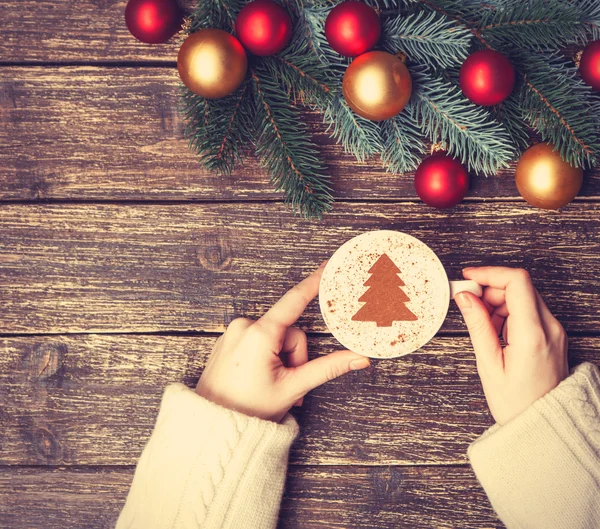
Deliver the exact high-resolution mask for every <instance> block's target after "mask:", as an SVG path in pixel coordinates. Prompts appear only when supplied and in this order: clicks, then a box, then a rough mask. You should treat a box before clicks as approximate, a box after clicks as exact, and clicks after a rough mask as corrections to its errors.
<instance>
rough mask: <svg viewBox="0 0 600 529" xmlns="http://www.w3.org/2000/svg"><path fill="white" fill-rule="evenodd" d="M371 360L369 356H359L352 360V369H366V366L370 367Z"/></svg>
mask: <svg viewBox="0 0 600 529" xmlns="http://www.w3.org/2000/svg"><path fill="white" fill-rule="evenodd" d="M370 365H371V362H370V361H369V359H368V358H357V359H355V360H352V361H351V362H350V370H351V371H358V370H359V369H364V368H365V367H369V366H370Z"/></svg>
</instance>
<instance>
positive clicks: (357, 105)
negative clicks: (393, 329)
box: [342, 51, 412, 121]
mask: <svg viewBox="0 0 600 529" xmlns="http://www.w3.org/2000/svg"><path fill="white" fill-rule="evenodd" d="M411 91H412V80H411V78H410V74H409V73H408V69H407V68H406V66H404V63H403V62H402V61H401V60H400V59H399V58H398V57H396V56H395V55H392V54H391V53H387V52H385V51H370V52H367V53H364V54H362V55H360V56H359V57H357V58H356V59H354V60H353V61H352V63H350V66H348V68H347V69H346V72H345V73H344V79H343V80H342V92H343V93H344V98H345V99H346V102H347V103H348V105H350V108H351V109H352V110H353V111H354V112H356V113H357V114H358V115H359V116H362V117H363V118H367V119H371V120H373V121H381V120H383V119H388V118H391V117H393V116H395V115H396V114H398V112H400V111H401V110H402V109H403V108H404V107H405V106H406V103H408V100H409V99H410V94H411Z"/></svg>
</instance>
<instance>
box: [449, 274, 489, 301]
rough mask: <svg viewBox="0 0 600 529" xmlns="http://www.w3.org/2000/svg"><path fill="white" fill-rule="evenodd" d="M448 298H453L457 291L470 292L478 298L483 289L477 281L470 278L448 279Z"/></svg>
mask: <svg viewBox="0 0 600 529" xmlns="http://www.w3.org/2000/svg"><path fill="white" fill-rule="evenodd" d="M449 283H450V299H454V296H456V294H458V293H459V292H471V293H472V294H475V295H476V296H477V297H478V298H480V297H481V296H482V295H483V289H482V288H481V285H480V284H479V283H477V281H473V280H472V279H465V280H463V281H450V282H449Z"/></svg>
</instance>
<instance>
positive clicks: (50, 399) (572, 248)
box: [0, 0, 600, 529]
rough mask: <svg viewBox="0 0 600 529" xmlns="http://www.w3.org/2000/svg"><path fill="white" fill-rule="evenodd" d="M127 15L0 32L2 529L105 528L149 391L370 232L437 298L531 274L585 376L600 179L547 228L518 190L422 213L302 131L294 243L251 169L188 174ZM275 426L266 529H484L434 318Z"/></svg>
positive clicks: (405, 185)
mask: <svg viewBox="0 0 600 529" xmlns="http://www.w3.org/2000/svg"><path fill="white" fill-rule="evenodd" d="M186 5H187V6H188V7H189V6H190V5H191V1H190V2H187V3H186ZM124 8H125V1H116V0H81V1H79V2H71V1H67V0H46V1H40V0H4V2H3V3H2V9H1V11H0V37H1V38H0V60H1V61H2V62H1V64H0V68H1V76H0V200H1V202H2V203H1V204H0V307H2V315H1V317H0V325H1V327H0V333H1V334H2V336H1V338H0V343H1V345H2V349H1V351H2V353H1V354H0V425H1V428H0V465H1V466H0V527H2V528H3V529H4V528H12V529H21V528H22V529H25V528H27V529H31V528H44V529H59V528H60V529H64V528H65V527H73V528H83V527H85V528H86V529H104V528H109V527H112V525H113V524H114V522H115V520H116V517H117V515H118V513H119V511H120V509H121V507H122V505H123V501H124V498H125V495H126V493H127V490H128V487H129V484H130V482H131V478H132V474H133V471H134V468H135V464H136V461H137V459H138V457H139V455H140V452H141V450H142V448H143V446H144V444H145V442H146V440H147V438H148V436H149V435H150V432H151V429H152V426H153V423H154V420H155V417H156V413H157V406H158V404H159V401H160V396H161V393H162V391H163V388H164V387H165V385H166V384H168V383H169V382H172V381H184V382H185V383H187V384H189V385H193V384H194V383H195V382H196V380H197V378H198V376H199V374H200V372H201V371H202V367H203V365H204V364H205V362H206V359H207V356H208V354H209V352H210V350H211V347H212V346H213V344H214V342H215V340H216V338H217V336H218V335H219V333H221V332H222V331H223V329H224V328H225V326H226V325H227V324H228V322H230V321H231V320H232V319H233V318H235V317H237V316H242V315H243V316H246V317H258V316H259V315H261V314H262V313H263V312H264V311H265V309H266V308H267V307H269V306H270V305H271V304H272V303H273V302H274V301H275V300H276V299H278V297H279V296H280V295H281V294H282V293H283V292H284V291H285V290H286V289H287V288H289V287H290V286H291V285H292V284H294V283H295V282H297V281H298V280H300V279H301V278H302V277H303V276H304V275H306V274H307V273H309V272H310V271H311V270H312V269H313V268H315V266H317V265H318V264H319V263H320V262H321V261H322V260H323V259H325V258H326V257H328V256H329V255H330V254H331V253H332V252H333V251H334V250H335V249H336V248H337V247H338V246H339V245H340V244H341V243H342V242H344V241H345V240H347V239H348V238H350V237H352V236H354V235H356V234H359V233H361V232H363V231H366V230H370V229H396V230H402V231H407V232H409V233H412V234H414V235H415V236H417V237H419V238H421V239H422V240H424V241H425V242H427V243H428V244H429V245H431V246H432V247H433V248H434V250H435V251H436V252H437V253H438V254H439V256H440V257H441V259H442V261H443V263H444V264H445V266H446V267H447V269H448V271H449V275H450V276H452V277H458V275H459V271H460V269H461V268H462V267H463V266H466V265H478V264H482V263H485V264H506V265H511V266H524V267H526V268H528V269H529V270H530V271H531V272H532V275H533V276H534V278H535V282H536V284H537V286H538V288H539V290H540V291H541V293H542V295H543V296H544V297H545V298H546V300H547V302H548V305H549V306H550V309H551V310H552V311H553V312H554V313H555V314H556V315H557V317H558V318H559V320H560V321H561V322H562V323H563V325H564V326H565V328H566V329H567V331H568V332H569V334H570V336H571V360H572V363H578V362H581V361H583V360H590V361H594V362H596V363H600V353H599V352H598V351H600V335H599V333H598V329H599V323H600V305H599V304H598V302H597V293H598V292H599V291H600V290H599V287H600V252H599V250H600V233H599V231H600V230H599V227H600V221H599V219H600V172H598V171H596V172H588V174H587V175H586V180H585V185H584V188H583V190H582V192H581V195H580V197H579V198H578V199H577V200H576V201H575V202H574V203H572V204H570V205H569V206H567V207H565V208H564V209H563V210H561V211H560V212H549V211H541V210H536V209H533V208H531V207H529V206H528V205H526V204H525V203H524V202H523V201H522V200H521V199H520V197H519V195H518V193H517V190H516V188H515V185H514V178H513V171H514V168H511V169H510V170H507V171H505V172H504V173H502V174H500V175H498V176H497V177H494V178H488V179H485V178H476V179H475V180H474V183H473V187H472V191H471V193H470V196H469V198H468V199H467V200H466V201H465V202H464V203H463V204H461V205H460V206H458V207H456V208H454V209H453V210H451V211H445V212H444V211H442V212H440V211H435V210H432V209H431V208H428V207H426V206H425V205H423V204H422V203H420V202H419V201H418V200H417V199H416V196H415V194H414V191H413V188H412V178H411V175H405V176H394V175H389V174H386V173H385V172H383V171H382V170H381V169H379V168H378V166H377V162H376V161H370V162H368V163H365V164H357V163H356V162H355V161H354V160H353V159H351V158H350V157H348V156H345V155H343V154H342V152H341V150H340V149H339V148H338V147H337V146H335V145H333V144H332V142H331V141H330V140H329V139H328V137H327V135H326V134H325V133H324V131H323V128H322V127H321V126H320V125H319V118H318V117H317V116H311V115H308V119H309V120H310V121H311V122H312V123H313V124H314V130H315V138H316V141H318V142H319V144H321V145H322V148H323V151H324V153H325V155H326V157H327V159H328V160H329V162H330V168H331V174H332V175H333V184H334V187H335V194H336V197H337V204H336V206H335V209H334V211H333V212H332V213H331V214H329V215H327V216H326V217H325V219H324V220H323V221H322V222H320V223H318V222H307V221H303V220H300V219H299V218H297V217H294V216H293V215H292V214H291V213H290V212H289V211H288V209H287V207H285V206H284V205H282V203H281V200H280V195H279V194H278V193H274V192H273V191H272V188H271V185H270V184H269V182H268V179H267V177H266V176H265V174H264V172H263V171H262V170H261V169H260V168H259V167H258V165H257V164H256V162H254V161H252V160H251V161H249V162H248V163H247V164H246V166H244V167H241V168H240V169H239V170H238V171H237V172H236V173H235V174H234V175H232V176H231V177H219V176H216V175H214V174H209V173H207V172H205V171H202V170H201V169H200V168H199V166H198V165H197V162H196V159H195V156H194V155H193V154H192V153H191V152H189V151H188V149H187V145H186V141H185V140H184V139H182V135H181V128H182V122H181V119H180V117H179V116H178V113H177V91H178V77H177V73H176V69H175V62H174V60H175V57H176V53H177V50H178V47H179V45H180V42H181V41H180V39H178V38H175V39H173V40H172V42H170V43H169V44H166V45H156V46H148V45H144V44H141V43H139V42H137V41H136V40H134V39H133V38H132V37H131V36H130V35H129V33H128V32H127V29H126V28H125V25H124V20H123V11H124ZM300 325H301V327H302V328H303V329H305V330H306V331H307V332H308V333H309V344H310V348H311V351H312V353H311V354H312V355H313V356H314V355H317V354H324V353H326V352H328V351H331V350H332V349H334V348H335V347H336V342H335V340H334V339H333V338H332V337H331V336H330V335H328V334H327V332H326V329H325V327H324V324H323V321H322V319H321V317H320V315H319V313H318V308H317V305H316V303H313V304H311V306H310V307H309V309H308V311H307V312H306V314H305V315H304V316H303V317H302V319H301V320H300ZM295 413H296V416H297V417H298V420H299V422H300V424H301V428H302V434H301V436H300V438H299V440H298V441H297V443H296V444H295V446H294V448H293V451H292V454H291V466H290V472H289V479H288V483H287V490H286V493H285V498H284V501H283V506H282V514H281V523H280V527H281V529H292V528H302V529H313V528H315V529H316V528H342V529H362V528H364V529H392V528H394V529H396V528H399V527H405V528H410V529H418V528H434V527H435V528H437V527H444V528H451V527H452V528H461V529H469V528H473V529H481V528H484V527H485V528H499V527H502V524H501V523H500V522H499V521H498V519H497V518H496V516H495V515H494V513H493V511H492V509H491V508H490V506H489V504H488V501H487V499H486V497H485V494H484V493H483V491H482V490H481V488H480V487H479V485H478V483H477V481H476V479H475V477H474V475H473V473H472V471H471V470H470V467H469V466H468V464H467V459H466V449H467V446H468V445H469V443H470V442H471V441H473V440H474V439H475V438H476V437H477V436H478V435H480V434H481V433H482V432H483V431H484V430H485V429H486V428H487V427H489V426H490V425H491V424H492V419H491V417H490V415H489V413H488V411H487V407H486V404H485V400H484V397H483V394H482V391H481V388H480V385H479V381H478V377H477V373H476V370H475V362H474V359H473V355H472V352H471V346H470V342H469V340H468V337H467V334H466V330H465V327H464V325H463V323H462V320H461V318H460V316H459V313H458V312H457V310H456V309H455V308H454V307H452V308H451V310H450V313H449V316H448V319H447V321H446V323H445V325H444V327H443V328H442V331H441V332H440V334H439V336H438V337H437V338H436V339H434V340H433V341H432V342H431V343H430V344H429V345H428V346H426V347H424V348H423V349H422V350H421V351H419V352H417V353H415V354H413V355H409V356H407V357H405V358H403V359H401V360H393V361H378V362H373V366H372V367H371V368H370V369H368V370H366V371H363V372H358V373H352V374H349V375H346V376H345V377H343V378H341V379H339V380H336V381H334V382H331V383H330V384H327V385H326V386H324V387H321V388H319V389H318V390H316V391H314V392H312V393H311V394H310V395H309V396H308V397H307V398H306V400H305V404H304V406H303V408H302V409H301V410H298V411H297V412H295ZM249 529H252V528H249Z"/></svg>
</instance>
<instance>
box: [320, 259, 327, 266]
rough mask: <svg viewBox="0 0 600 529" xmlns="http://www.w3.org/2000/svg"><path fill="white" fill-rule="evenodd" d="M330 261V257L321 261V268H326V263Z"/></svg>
mask: <svg viewBox="0 0 600 529" xmlns="http://www.w3.org/2000/svg"><path fill="white" fill-rule="evenodd" d="M328 262H329V259H325V261H323V262H322V263H321V265H320V266H319V268H325V265H327V263H328Z"/></svg>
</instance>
